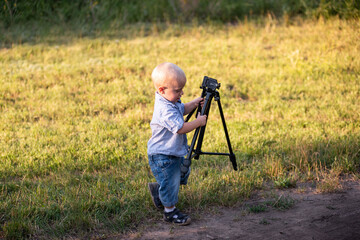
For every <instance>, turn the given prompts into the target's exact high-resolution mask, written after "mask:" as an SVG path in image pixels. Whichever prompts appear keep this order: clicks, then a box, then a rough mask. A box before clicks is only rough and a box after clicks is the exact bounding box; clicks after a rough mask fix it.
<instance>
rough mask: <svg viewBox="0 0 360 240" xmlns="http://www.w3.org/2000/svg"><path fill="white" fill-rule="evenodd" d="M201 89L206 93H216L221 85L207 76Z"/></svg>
mask: <svg viewBox="0 0 360 240" xmlns="http://www.w3.org/2000/svg"><path fill="white" fill-rule="evenodd" d="M200 88H201V89H203V90H206V91H211V92H215V91H216V89H219V88H220V83H218V81H217V80H216V79H214V78H209V77H207V76H205V77H204V80H203V82H202V85H201V87H200Z"/></svg>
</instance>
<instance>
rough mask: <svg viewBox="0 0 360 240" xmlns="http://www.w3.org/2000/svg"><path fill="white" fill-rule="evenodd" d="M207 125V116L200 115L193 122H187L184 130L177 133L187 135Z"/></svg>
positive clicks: (183, 127) (181, 129)
mask: <svg viewBox="0 0 360 240" xmlns="http://www.w3.org/2000/svg"><path fill="white" fill-rule="evenodd" d="M205 124H206V115H202V116H200V113H199V114H198V117H197V118H196V119H195V120H194V121H191V122H185V123H184V125H183V126H182V128H180V129H179V131H177V133H178V134H185V133H188V132H191V131H192V130H194V129H196V128H198V127H202V126H204V125H205Z"/></svg>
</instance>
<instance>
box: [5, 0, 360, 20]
mask: <svg viewBox="0 0 360 240" xmlns="http://www.w3.org/2000/svg"><path fill="white" fill-rule="evenodd" d="M359 9H360V3H359V1H356V0H342V1H337V0H302V1H295V0H277V1H274V0H256V1H254V0H251V1H250V0H245V1H233V0H223V1H218V0H210V1H209V0H197V1H186V0H169V1H155V0H147V1H139V0H132V1H130V0H125V1H116V0H81V1H70V0H63V1H46V0H34V1H27V0H3V1H2V6H1V11H0V20H1V21H3V22H4V23H5V24H6V25H7V26H8V25H11V24H14V23H22V24H24V23H27V22H29V21H34V20H35V21H42V22H51V23H52V24H66V23H68V22H69V21H71V22H72V23H73V24H74V23H76V24H82V25H83V24H84V23H87V24H90V25H93V26H94V25H98V24H99V23H100V24H102V25H103V24H105V25H108V24H110V23H117V24H119V23H120V24H126V23H135V22H156V21H161V22H173V23H177V22H183V21H192V20H193V19H197V20H200V21H209V20H212V21H221V22H231V21H237V20H239V19H243V18H244V17H252V16H263V15H265V14H268V13H272V14H275V15H276V16H283V15H287V16H295V15H304V16H307V17H319V16H323V17H326V18H327V17H329V16H334V15H339V16H341V17H344V18H353V17H359Z"/></svg>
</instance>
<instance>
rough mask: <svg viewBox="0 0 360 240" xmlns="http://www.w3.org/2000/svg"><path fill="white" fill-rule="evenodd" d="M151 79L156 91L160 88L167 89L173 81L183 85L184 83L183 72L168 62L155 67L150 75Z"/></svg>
mask: <svg viewBox="0 0 360 240" xmlns="http://www.w3.org/2000/svg"><path fill="white" fill-rule="evenodd" d="M151 79H152V81H153V83H154V86H155V88H156V89H158V88H159V87H161V86H165V87H169V86H171V85H172V82H174V81H176V82H178V83H183V84H185V82H186V76H185V73H184V71H183V70H182V69H181V68H180V67H178V66H177V65H175V64H173V63H169V62H164V63H161V64H159V65H158V66H156V67H155V68H154V70H153V72H152V74H151Z"/></svg>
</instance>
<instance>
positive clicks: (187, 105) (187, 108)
mask: <svg viewBox="0 0 360 240" xmlns="http://www.w3.org/2000/svg"><path fill="white" fill-rule="evenodd" d="M199 103H200V104H201V107H202V106H203V105H204V99H203V98H201V97H198V98H195V99H194V100H192V101H191V102H188V103H184V107H185V111H184V115H187V114H189V113H190V112H191V111H192V110H193V109H194V108H196V107H197V106H199Z"/></svg>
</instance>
